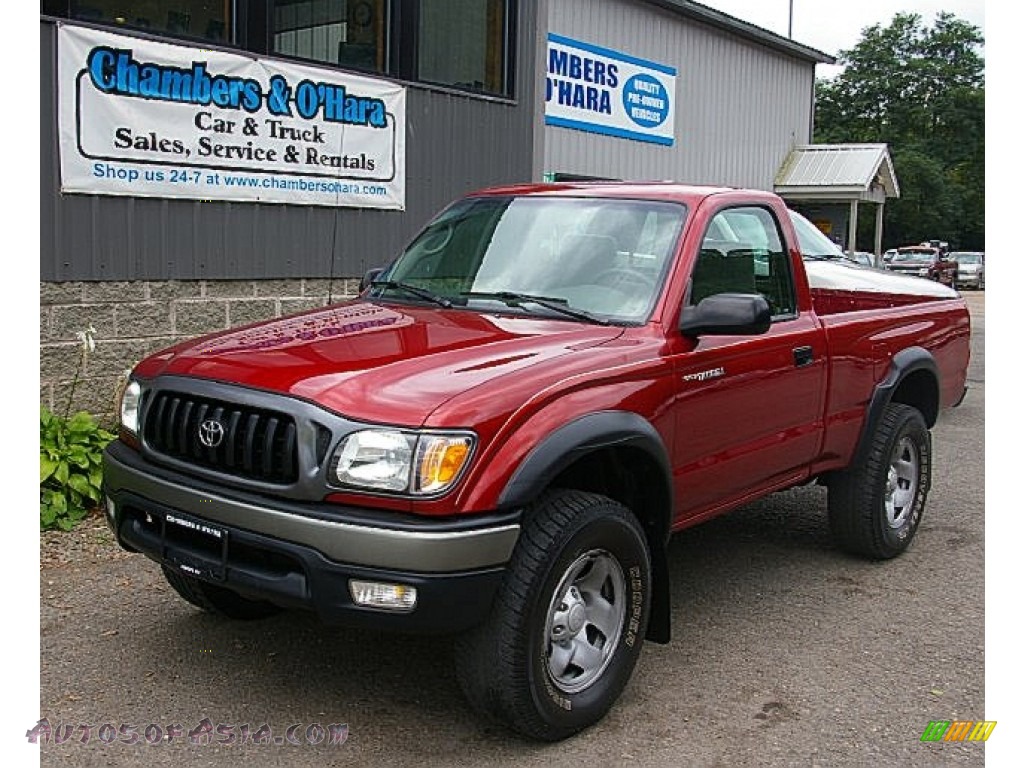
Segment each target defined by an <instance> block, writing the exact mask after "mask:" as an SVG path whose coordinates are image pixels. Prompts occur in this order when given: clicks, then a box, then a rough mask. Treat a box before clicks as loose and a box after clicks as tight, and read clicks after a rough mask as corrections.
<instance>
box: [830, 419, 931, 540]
mask: <svg viewBox="0 0 1024 768" xmlns="http://www.w3.org/2000/svg"><path fill="white" fill-rule="evenodd" d="M869 439H870V441H871V443H870V446H869V449H868V453H867V456H866V458H865V459H864V461H863V462H862V463H861V464H860V465H858V466H856V467H851V468H849V469H846V470H844V471H842V472H837V473H836V474H835V475H834V476H833V477H832V479H831V481H830V482H829V491H828V514H829V525H830V527H831V529H832V535H833V538H834V539H835V541H836V543H837V544H838V545H839V547H840V548H841V549H844V550H846V551H847V552H850V553H852V554H857V555H863V556H865V557H871V558H875V559H885V558H891V557H895V556H896V555H898V554H900V553H901V552H903V550H905V549H906V548H907V547H908V546H910V542H911V540H912V539H913V538H914V533H915V532H916V531H917V527H918V525H919V524H920V522H921V514H922V513H923V512H924V505H925V501H926V499H927V498H928V489H929V487H930V485H931V469H932V443H931V434H930V433H929V432H928V426H927V424H925V421H924V417H923V416H922V415H921V412H920V411H918V410H917V409H916V408H912V407H911V406H909V405H903V404H901V403H890V404H889V405H887V406H886V407H885V411H884V412H883V413H882V418H881V419H880V420H879V422H878V425H877V427H876V428H875V432H874V434H873V435H871V436H870V437H869Z"/></svg>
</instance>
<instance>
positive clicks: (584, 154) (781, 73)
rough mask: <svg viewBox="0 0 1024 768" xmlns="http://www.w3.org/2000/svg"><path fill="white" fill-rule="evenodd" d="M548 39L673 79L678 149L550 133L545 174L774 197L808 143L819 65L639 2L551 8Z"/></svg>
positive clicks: (570, 1) (564, 0) (572, 1)
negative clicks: (667, 69)
mask: <svg viewBox="0 0 1024 768" xmlns="http://www.w3.org/2000/svg"><path fill="white" fill-rule="evenodd" d="M548 31H549V32H553V33H555V34H560V35H564V36H566V37H570V38H573V39H575V40H581V41H584V42H588V43H592V44H595V45H599V46H603V47H605V48H611V49H613V50H616V51H620V52H623V53H628V54H630V55H633V56H637V57H639V58H642V59H647V60H649V61H654V62H657V63H659V64H665V65H668V66H672V67H675V68H676V70H677V75H676V94H675V99H676V113H675V144H674V145H673V146H671V147H665V146H659V145H656V144H649V143H644V142H639V141H632V140H629V139H620V138H614V137H610V136H602V135H598V134H595V133H585V132H583V131H577V130H572V129H568V128H561V127H555V126H546V127H545V139H544V170H545V171H548V172H557V173H569V174H579V175H584V176H599V177H607V178H615V179H642V180H655V179H656V180H667V179H671V180H674V181H679V182H682V183H690V184H721V185H727V186H742V187H754V188H758V189H768V190H770V189H772V185H773V181H774V178H775V173H776V171H778V169H779V166H780V165H781V164H782V161H783V160H784V159H785V157H786V155H787V154H788V153H789V150H790V149H791V148H792V147H793V145H794V144H804V143H810V138H811V136H810V133H811V117H812V112H813V104H814V62H813V61H810V60H807V59H803V58H798V57H795V56H792V55H790V54H788V53H785V52H782V51H777V50H773V49H771V48H769V47H767V46H765V45H763V44H759V43H757V42H755V41H753V40H747V39H745V38H743V37H741V36H739V35H737V34H735V33H732V32H728V31H725V30H722V29H718V28H716V27H713V26H710V25H708V24H704V23H701V22H699V21H696V20H694V19H690V18H685V17H683V16H681V15H680V14H679V13H676V12H673V11H670V10H665V9H663V8H659V7H655V6H654V5H651V4H650V3H648V2H644V1H643V0H600V2H595V1H594V0H549V4H548ZM538 102H539V105H540V107H539V108H540V112H541V118H540V119H543V111H544V101H543V96H540V98H539V99H538Z"/></svg>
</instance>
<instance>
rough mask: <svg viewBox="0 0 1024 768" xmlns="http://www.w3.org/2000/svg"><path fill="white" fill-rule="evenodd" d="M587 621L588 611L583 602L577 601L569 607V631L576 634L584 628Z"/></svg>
mask: <svg viewBox="0 0 1024 768" xmlns="http://www.w3.org/2000/svg"><path fill="white" fill-rule="evenodd" d="M586 622H587V611H586V609H585V608H584V607H583V603H576V605H574V606H573V607H572V608H570V609H569V620H568V621H567V622H566V623H567V624H568V626H569V631H570V632H571V633H572V634H574V635H575V634H576V633H577V632H579V631H580V630H581V629H583V625H584V624H586Z"/></svg>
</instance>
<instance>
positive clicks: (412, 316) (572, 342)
mask: <svg viewBox="0 0 1024 768" xmlns="http://www.w3.org/2000/svg"><path fill="white" fill-rule="evenodd" d="M621 333H622V329H621V328H619V327H615V326H600V325H590V324H586V323H578V322H570V321H562V320H553V319H548V318H538V317H527V316H521V315H515V316H513V315H484V314H480V313H477V312H473V311H469V310H462V309H448V310H445V309H440V308H434V307H421V306H396V305H381V304H374V303H369V302H364V301H354V302H351V303H347V304H339V305H335V306H331V307H326V308H323V309H319V310H314V311H311V312H306V313H303V314H301V315H295V316H292V317H288V318H282V319H280V320H272V321H268V322H265V323H260V324H257V325H253V326H248V327H245V328H240V329H236V330H232V331H226V332H224V333H220V334H217V335H214V336H207V337H204V338H201V339H198V340H195V341H190V342H185V343H183V344H179V345H178V346H176V347H172V348H171V349H168V350H165V351H164V352H161V353H159V354H156V355H153V356H152V357H150V358H147V359H146V360H144V361H143V362H142V363H141V364H140V365H139V366H138V368H137V369H136V373H137V375H139V376H140V377H143V378H151V377H153V376H158V375H180V376H195V377H201V378H205V379H213V380H217V381H224V382H229V383H234V384H240V385H243V386H248V387H254V388H257V389H263V390H270V391H274V392H279V393H282V394H287V395H293V396H296V397H301V398H303V399H306V400H310V401H313V402H315V403H318V404H319V405H322V406H324V407H325V408H328V409H330V410H332V411H334V412H336V413H339V414H342V415H344V416H347V417H349V418H352V419H355V420H359V421H368V422H375V423H388V424H399V425H403V426H420V425H421V424H423V422H424V421H425V420H426V418H427V416H429V415H430V413H431V412H432V411H433V410H435V409H436V408H437V407H438V406H440V405H442V404H443V403H444V402H446V401H447V400H449V399H450V398H452V397H455V396H456V395H458V394H459V393H461V392H464V391H466V390H468V389H470V388H474V387H477V386H480V385H481V384H487V383H491V382H494V381H496V380H500V379H501V378H502V377H504V376H508V375H509V374H512V373H520V372H522V371H523V370H524V369H526V368H530V367H531V366H534V365H538V364H539V363H542V362H546V361H551V360H553V359H554V358H558V357H562V356H567V355H571V354H573V353H578V352H579V351H580V350H583V349H587V348H589V347H593V346H597V345H600V344H603V343H605V342H607V341H611V340H612V339H614V338H616V337H617V336H619V335H620V334H621Z"/></svg>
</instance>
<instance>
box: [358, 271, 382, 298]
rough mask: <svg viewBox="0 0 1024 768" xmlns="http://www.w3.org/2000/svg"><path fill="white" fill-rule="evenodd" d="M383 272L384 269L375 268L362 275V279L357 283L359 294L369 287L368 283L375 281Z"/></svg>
mask: <svg viewBox="0 0 1024 768" xmlns="http://www.w3.org/2000/svg"><path fill="white" fill-rule="evenodd" d="M383 271H384V267H376V268H374V269H371V270H367V272H366V274H365V275H363V279H362V280H360V281H359V292H360V293H362V292H363V291H365V290H366V289H367V288H369V287H370V283H372V282H373V281H374V280H376V279H377V276H378V275H379V274H380V273H381V272H383Z"/></svg>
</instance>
